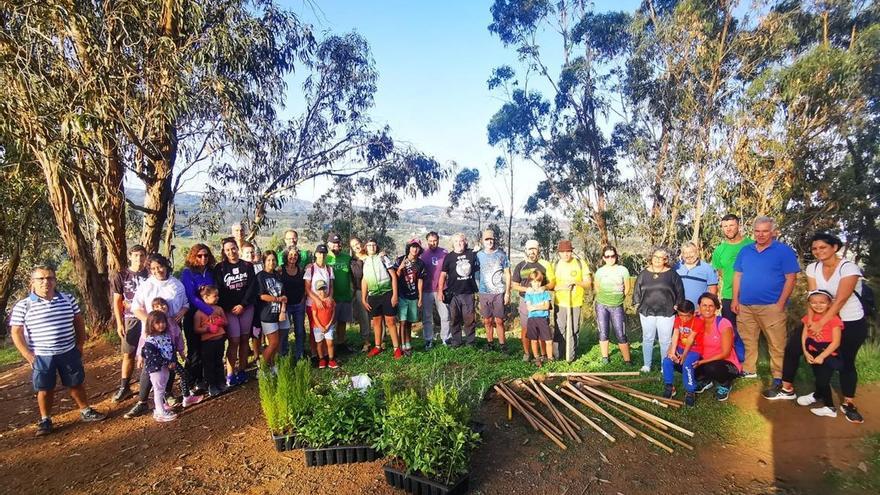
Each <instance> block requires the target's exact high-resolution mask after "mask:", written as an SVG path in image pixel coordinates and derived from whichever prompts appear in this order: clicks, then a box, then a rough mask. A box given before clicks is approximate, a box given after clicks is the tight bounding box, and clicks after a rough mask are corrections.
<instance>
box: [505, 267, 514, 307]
mask: <svg viewBox="0 0 880 495" xmlns="http://www.w3.org/2000/svg"><path fill="white" fill-rule="evenodd" d="M511 278H512V277H511V276H510V267H509V266H508V267H506V268H505V269H504V305H505V306H506V305H508V304H510V288H511V280H510V279H511Z"/></svg>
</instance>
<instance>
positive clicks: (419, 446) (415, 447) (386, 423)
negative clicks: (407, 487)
mask: <svg viewBox="0 0 880 495" xmlns="http://www.w3.org/2000/svg"><path fill="white" fill-rule="evenodd" d="M479 439H480V437H479V435H478V434H476V433H474V432H473V431H472V430H471V427H470V411H469V409H468V407H467V405H466V404H464V403H463V402H462V401H461V400H460V399H459V395H458V390H457V389H456V388H454V387H450V386H447V385H444V384H442V383H437V384H436V385H434V387H433V388H432V389H431V390H429V391H428V394H427V397H426V398H424V399H423V398H422V397H420V396H419V394H417V393H416V392H415V391H414V390H407V391H406V392H403V393H400V394H397V395H395V396H394V397H392V398H391V399H390V400H389V402H388V410H387V412H386V413H385V416H384V418H383V420H382V433H381V435H380V436H379V439H378V441H377V442H376V444H375V446H376V448H378V449H380V450H381V451H382V452H383V453H384V454H385V455H389V456H393V457H397V458H398V459H399V460H400V461H401V462H403V464H404V466H405V468H406V470H407V472H416V473H419V474H421V475H423V476H426V477H429V478H432V479H434V480H437V481H441V482H443V483H447V484H448V483H449V482H451V481H452V480H454V479H455V478H457V477H458V476H461V475H463V474H465V473H466V472H467V471H468V467H469V464H470V456H471V452H472V451H473V449H474V447H475V446H476V444H477V442H478V441H479Z"/></svg>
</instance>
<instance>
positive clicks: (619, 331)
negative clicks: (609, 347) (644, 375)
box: [609, 306, 632, 363]
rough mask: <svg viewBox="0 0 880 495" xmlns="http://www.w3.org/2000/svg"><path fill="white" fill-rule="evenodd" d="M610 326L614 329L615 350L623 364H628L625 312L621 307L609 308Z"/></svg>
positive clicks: (629, 359) (629, 358)
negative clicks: (618, 351)
mask: <svg viewBox="0 0 880 495" xmlns="http://www.w3.org/2000/svg"><path fill="white" fill-rule="evenodd" d="M609 312H610V314H611V326H612V327H614V335H615V336H616V337H617V348H618V349H620V355H621V356H622V357H623V362H624V363H629V362H630V361H631V360H632V358H631V357H630V354H629V339H627V337H626V311H625V310H624V309H623V306H617V307H615V308H610V311H609Z"/></svg>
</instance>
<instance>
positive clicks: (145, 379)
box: [138, 367, 186, 402]
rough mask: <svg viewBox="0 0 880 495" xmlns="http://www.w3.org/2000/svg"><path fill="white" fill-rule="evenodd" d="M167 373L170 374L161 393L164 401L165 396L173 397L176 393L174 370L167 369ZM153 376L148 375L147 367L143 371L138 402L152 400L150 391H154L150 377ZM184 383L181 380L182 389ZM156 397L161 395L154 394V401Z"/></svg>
mask: <svg viewBox="0 0 880 495" xmlns="http://www.w3.org/2000/svg"><path fill="white" fill-rule="evenodd" d="M165 371H167V372H168V373H167V376H166V378H165V387H164V390H163V391H162V392H161V395H162V400H165V396H168V395H172V394H173V393H174V376H175V373H174V370H168V369H166V370H165ZM151 374H152V373H147V368H146V367H144V368H143V369H142V370H141V388H140V390H139V391H138V401H140V402H147V399H149V398H150V390H152V389H153V382H152V377H151V376H150V375H151ZM183 382H184V380H183V379H182V378H181V388H183ZM156 395H159V394H155V393H154V394H153V400H155V398H156ZM184 395H186V394H184Z"/></svg>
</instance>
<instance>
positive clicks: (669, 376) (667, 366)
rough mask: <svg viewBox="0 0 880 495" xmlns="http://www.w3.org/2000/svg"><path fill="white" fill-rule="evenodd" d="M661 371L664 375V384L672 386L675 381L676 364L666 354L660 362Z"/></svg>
mask: <svg viewBox="0 0 880 495" xmlns="http://www.w3.org/2000/svg"><path fill="white" fill-rule="evenodd" d="M660 370H661V372H662V374H663V383H664V384H665V385H669V386H672V383H673V382H674V381H675V362H674V361H672V359H669V356H668V355H666V354H663V360H662V361H660Z"/></svg>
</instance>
